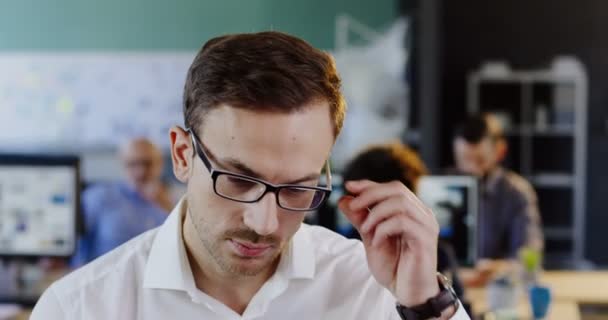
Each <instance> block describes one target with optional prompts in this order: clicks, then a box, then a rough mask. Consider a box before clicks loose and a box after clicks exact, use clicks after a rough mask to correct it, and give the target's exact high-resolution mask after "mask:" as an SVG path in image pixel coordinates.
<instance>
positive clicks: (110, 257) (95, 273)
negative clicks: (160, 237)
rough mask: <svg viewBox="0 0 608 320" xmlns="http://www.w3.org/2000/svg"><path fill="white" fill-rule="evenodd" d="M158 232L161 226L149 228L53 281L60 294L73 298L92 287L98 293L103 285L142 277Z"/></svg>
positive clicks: (130, 281) (124, 284)
mask: <svg viewBox="0 0 608 320" xmlns="http://www.w3.org/2000/svg"><path fill="white" fill-rule="evenodd" d="M157 232H158V228H156V229H152V230H149V231H147V232H145V233H143V234H141V235H139V236H137V237H135V238H133V239H131V240H130V241H128V242H126V243H124V244H123V245H121V246H119V247H118V248H116V249H114V250H112V251H110V252H108V253H107V254H105V255H103V256H101V257H99V258H97V259H95V260H94V261H92V262H90V263H89V264H87V265H84V266H82V267H80V268H78V269H76V270H74V271H73V272H71V273H70V274H68V275H66V276H65V277H63V278H62V279H60V280H58V281H57V282H55V283H54V284H53V285H52V288H53V291H54V293H55V294H56V295H57V298H58V299H59V300H62V301H74V300H76V299H78V297H80V296H82V294H84V295H86V294H87V292H89V291H90V292H91V293H92V292H96V291H97V292H96V294H99V292H98V291H99V290H100V288H105V289H110V290H111V289H112V288H113V287H114V286H115V285H120V286H128V285H131V284H133V281H135V282H141V281H143V279H141V278H142V277H143V273H144V272H143V271H144V268H145V265H146V261H147V257H148V255H149V253H150V249H151V247H152V243H153V242H154V238H155V237H156V234H157ZM116 289H118V288H116ZM116 293H118V292H116Z"/></svg>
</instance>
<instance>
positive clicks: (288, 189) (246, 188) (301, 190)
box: [186, 128, 331, 211]
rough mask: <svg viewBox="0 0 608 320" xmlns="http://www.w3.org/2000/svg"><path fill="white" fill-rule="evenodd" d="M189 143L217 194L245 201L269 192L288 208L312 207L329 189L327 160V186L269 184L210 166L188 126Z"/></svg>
mask: <svg viewBox="0 0 608 320" xmlns="http://www.w3.org/2000/svg"><path fill="white" fill-rule="evenodd" d="M186 131H187V132H189V133H190V135H191V137H192V144H193V146H194V150H195V151H196V153H197V155H198V157H199V158H200V159H201V161H202V162H203V164H204V165H205V167H206V168H207V170H208V171H209V174H210V175H211V179H212V180H213V191H214V192H215V193H216V194H217V195H218V196H220V197H222V198H225V199H228V200H233V201H237V202H244V203H255V202H258V201H260V199H262V198H263V197H264V196H265V195H266V194H267V193H268V192H272V193H274V194H275V196H276V197H275V198H276V199H277V205H278V206H279V207H281V208H283V209H287V210H291V211H311V210H315V209H317V208H319V207H320V206H321V205H322V204H323V202H324V201H325V200H326V199H327V198H329V194H330V193H331V172H330V170H329V162H326V163H325V174H326V178H327V179H326V181H327V187H319V186H317V187H310V186H303V185H294V184H272V183H269V182H266V181H264V180H261V179H257V178H254V177H249V176H246V175H242V174H238V173H233V172H229V171H225V170H221V169H216V168H213V166H212V164H211V161H209V157H208V156H207V154H206V153H205V148H204V146H203V144H202V143H201V141H200V139H199V138H198V136H197V135H196V133H195V132H194V130H191V129H190V128H186Z"/></svg>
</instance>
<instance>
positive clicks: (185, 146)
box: [169, 126, 194, 183]
mask: <svg viewBox="0 0 608 320" xmlns="http://www.w3.org/2000/svg"><path fill="white" fill-rule="evenodd" d="M169 139H170V140H171V162H172V163H173V174H174V175H175V177H176V178H177V180H179V181H181V182H183V183H188V179H189V178H190V175H191V172H192V169H193V165H194V161H193V155H194V150H193V146H192V140H191V139H190V134H189V133H188V132H186V131H185V130H184V129H182V128H180V127H178V126H174V127H172V128H171V129H169Z"/></svg>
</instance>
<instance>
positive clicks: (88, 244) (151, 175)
mask: <svg viewBox="0 0 608 320" xmlns="http://www.w3.org/2000/svg"><path fill="white" fill-rule="evenodd" d="M119 158H120V162H121V164H122V166H123V168H124V173H125V178H126V179H125V180H124V181H120V182H113V183H100V184H95V185H93V186H91V187H89V188H87V189H86V190H85V191H84V192H83V194H82V207H83V213H84V229H85V230H84V234H83V235H82V236H81V238H80V239H79V242H78V248H77V252H76V254H75V256H74V257H73V258H72V264H73V265H74V266H80V265H83V264H86V263H88V262H90V261H91V260H93V259H95V258H97V257H99V256H101V255H103V254H104V253H106V252H108V251H110V250H112V249H114V248H116V247H118V246H120V245H121V244H123V243H125V242H127V241H128V240H129V239H131V238H133V237H135V236H137V235H139V234H141V233H143V232H145V231H147V230H150V229H153V228H155V227H158V226H159V225H161V224H162V223H163V222H164V221H165V218H166V217H167V215H168V214H169V212H170V211H171V209H172V208H173V203H172V201H171V197H170V195H169V190H168V188H167V186H166V185H165V184H164V183H163V181H162V180H161V174H162V168H163V158H162V152H161V151H160V149H159V148H158V147H157V146H156V145H155V144H154V143H152V142H151V141H149V140H148V139H145V138H136V139H133V140H130V141H128V142H127V143H126V144H124V145H122V146H121V147H120V150H119Z"/></svg>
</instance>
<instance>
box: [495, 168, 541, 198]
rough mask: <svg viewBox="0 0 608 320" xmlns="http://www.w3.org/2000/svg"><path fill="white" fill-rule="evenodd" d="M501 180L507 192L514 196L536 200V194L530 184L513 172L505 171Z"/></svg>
mask: <svg viewBox="0 0 608 320" xmlns="http://www.w3.org/2000/svg"><path fill="white" fill-rule="evenodd" d="M503 180H504V183H505V185H506V188H507V190H508V191H509V192H511V193H513V194H514V195H516V196H519V197H522V198H523V199H528V200H531V199H535V198H536V192H535V191H534V187H532V184H530V182H529V181H528V180H526V178H524V177H522V176H521V175H519V174H517V173H515V172H514V171H511V170H505V172H504V179H503Z"/></svg>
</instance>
